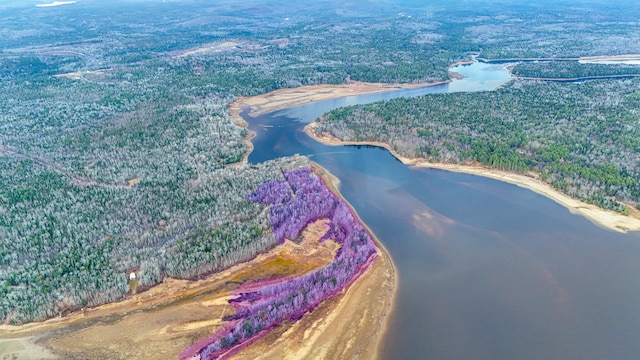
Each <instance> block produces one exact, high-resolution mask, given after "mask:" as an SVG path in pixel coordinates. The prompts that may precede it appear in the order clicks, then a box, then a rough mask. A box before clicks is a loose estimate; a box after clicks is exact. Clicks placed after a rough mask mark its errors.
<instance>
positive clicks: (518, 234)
mask: <svg viewBox="0 0 640 360" xmlns="http://www.w3.org/2000/svg"><path fill="white" fill-rule="evenodd" d="M452 70H453V71H456V72H458V73H461V74H464V75H465V76H467V78H465V79H462V80H456V81H454V82H453V83H451V84H448V85H440V86H434V87H428V88H422V89H412V90H401V91H395V92H389V93H379V94H371V95H362V96H351V97H346V98H342V99H336V100H329V101H324V102H318V103H311V104H307V105H303V106H299V107H295V108H290V109H285V110H282V111H277V112H274V113H271V114H266V115H262V116H259V117H256V118H251V117H249V116H248V115H247V113H246V112H245V113H243V117H244V118H245V119H246V120H247V121H248V122H249V124H250V126H249V127H250V129H252V130H253V131H255V132H256V134H257V136H256V137H255V138H254V139H253V143H254V146H255V150H254V152H253V153H252V154H251V156H250V157H249V162H252V163H256V162H262V161H265V160H268V159H272V158H276V157H281V156H287V155H292V154H296V153H299V154H306V155H309V156H310V157H311V158H312V159H313V160H314V161H316V162H318V163H319V164H320V165H322V166H323V167H325V168H327V169H328V170H329V171H331V173H333V174H334V175H335V176H337V177H338V178H339V179H340V181H341V187H340V191H341V193H342V194H343V195H344V197H345V198H346V199H347V200H348V201H349V202H350V203H351V204H352V205H353V206H354V208H355V209H356V211H357V212H358V214H359V215H360V217H361V218H362V219H363V220H364V222H365V223H366V224H367V225H368V226H369V227H370V228H371V229H372V230H373V231H374V232H375V233H376V235H377V236H378V238H379V239H380V240H381V241H382V242H383V243H384V245H385V247H386V248H387V249H388V250H389V252H390V254H391V257H392V259H393V261H394V262H395V265H396V267H397V269H398V272H399V279H400V284H399V289H398V295H397V298H396V304H395V307H394V311H393V313H392V315H391V323H390V327H389V331H388V333H387V335H386V338H385V343H384V346H383V349H382V351H383V352H382V355H383V358H385V359H422V358H427V359H447V360H448V359H563V360H565V359H637V358H639V357H640V233H632V234H627V235H622V234H618V233H614V232H612V231H608V230H604V229H601V228H599V227H597V226H595V225H593V224H592V223H590V222H589V221H587V220H586V219H584V218H582V217H580V216H575V215H572V214H571V213H569V211H568V210H566V209H565V208H564V207H562V206H560V205H558V204H556V203H555V202H553V201H551V200H549V199H547V198H545V197H543V196H541V195H538V194H536V193H533V192H531V191H529V190H525V189H522V188H519V187H517V186H515V185H511V184H507V183H502V182H499V181H495V180H491V179H487V178H482V177H478V176H474V175H468V174H461V173H452V172H446V171H441V170H433V169H425V168H412V167H408V166H405V165H403V164H402V163H400V162H399V161H397V160H396V159H395V158H393V157H392V156H391V155H390V154H389V153H388V152H387V151H386V150H383V149H380V148H374V147H368V146H341V147H331V146H325V145H322V144H320V143H317V142H315V141H314V140H312V139H310V138H309V137H308V136H307V135H306V134H305V133H304V132H303V131H302V128H303V126H304V125H305V124H307V123H309V122H310V121H312V120H314V119H315V118H316V117H318V116H319V115H321V114H322V113H324V112H326V111H328V110H330V109H332V108H335V107H339V106H344V105H349V104H361V103H369V102H373V101H376V100H380V99H387V98H393V97H399V96H405V97H406V96H417V95H423V94H428V93H433V92H450V91H479V90H492V89H494V88H496V87H497V86H500V85H501V84H504V83H506V82H507V81H509V74H508V72H507V71H506V70H505V69H504V68H503V65H497V64H483V63H475V64H473V65H471V66H464V67H457V68H455V69H452ZM345 341H346V339H345Z"/></svg>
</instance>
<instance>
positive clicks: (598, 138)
mask: <svg viewBox="0 0 640 360" xmlns="http://www.w3.org/2000/svg"><path fill="white" fill-rule="evenodd" d="M639 85H640V83H639V81H638V79H634V80H597V81H595V80H594V81H587V82H580V83H552V82H543V81H530V80H516V81H513V82H512V83H510V84H508V85H506V86H504V87H502V88H500V89H498V90H496V91H490V92H476V93H450V94H430V95H425V96H422V97H417V98H399V99H392V100H388V101H382V102H377V103H373V104H369V105H359V106H357V105H356V106H350V107H344V108H340V109H336V110H333V111H331V112H329V113H327V114H325V115H323V116H322V117H321V118H320V119H319V120H318V126H317V127H316V130H317V131H318V132H326V133H330V134H331V135H333V136H335V137H337V138H339V139H341V140H345V141H381V142H384V143H388V144H390V145H391V146H392V147H393V149H394V150H396V151H397V152H399V153H400V154H402V155H404V156H408V157H412V158H423V159H426V160H427V161H431V162H443V163H460V164H482V165H487V166H490V167H493V168H497V169H501V170H506V171H515V172H521V173H528V172H530V171H533V172H535V173H537V174H539V175H540V177H541V178H542V179H543V180H545V181H547V182H549V183H550V184H551V185H552V186H553V187H555V188H556V189H558V190H560V191H562V192H564V193H566V194H569V195H571V196H573V197H576V198H579V199H581V200H584V201H586V202H589V203H593V204H596V205H598V206H601V207H603V208H606V209H613V210H616V211H620V212H626V211H627V209H626V207H625V204H628V205H631V206H636V204H638V203H639V202H640V183H639V181H638V179H640V129H639V128H638V119H639V117H640V87H639Z"/></svg>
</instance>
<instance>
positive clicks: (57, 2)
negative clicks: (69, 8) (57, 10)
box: [36, 1, 76, 7]
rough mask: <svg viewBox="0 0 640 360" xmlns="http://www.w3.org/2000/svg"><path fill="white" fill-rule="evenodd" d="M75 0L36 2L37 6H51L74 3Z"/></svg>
mask: <svg viewBox="0 0 640 360" xmlns="http://www.w3.org/2000/svg"><path fill="white" fill-rule="evenodd" d="M75 3H76V2H75V1H54V2H52V3H49V4H37V5H36V6H37V7H53V6H60V5H69V4H75Z"/></svg>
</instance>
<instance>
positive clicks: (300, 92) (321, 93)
mask: <svg viewBox="0 0 640 360" xmlns="http://www.w3.org/2000/svg"><path fill="white" fill-rule="evenodd" d="M448 82H449V81H440V82H433V83H416V84H382V83H365V82H359V81H351V82H349V83H348V84H342V85H309V86H301V87H297V88H292V89H280V90H275V91H271V92H268V93H266V94H262V95H257V96H251V97H239V98H238V99H237V100H236V101H235V102H234V103H233V104H231V111H232V112H233V109H236V111H238V113H239V111H240V110H241V109H242V108H245V107H249V108H250V109H251V111H250V112H249V115H251V116H257V115H261V114H266V113H270V112H273V111H277V110H282V109H286V108H290V107H293V106H297V105H302V104H307V103H310V102H315V101H322V100H329V99H336V98H341V97H345V96H350V95H363V94H372V93H378V92H385V91H394V90H400V89H415V88H420V87H425V86H434V85H440V84H446V83H448Z"/></svg>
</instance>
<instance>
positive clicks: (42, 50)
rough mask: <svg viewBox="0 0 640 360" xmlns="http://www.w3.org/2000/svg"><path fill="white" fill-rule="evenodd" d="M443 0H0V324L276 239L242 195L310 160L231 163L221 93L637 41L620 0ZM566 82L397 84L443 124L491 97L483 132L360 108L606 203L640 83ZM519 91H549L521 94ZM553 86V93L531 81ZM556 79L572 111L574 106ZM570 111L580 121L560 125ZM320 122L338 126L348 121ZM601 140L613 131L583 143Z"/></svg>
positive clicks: (429, 150)
mask: <svg viewBox="0 0 640 360" xmlns="http://www.w3.org/2000/svg"><path fill="white" fill-rule="evenodd" d="M454 4H455V5H456V6H448V5H451V4H447V6H445V5H444V4H443V5H438V6H425V5H424V4H423V2H421V1H407V2H377V1H365V2H346V3H345V2H336V1H333V0H322V1H314V2H312V3H309V4H307V3H304V4H303V3H291V2H289V1H281V0H273V1H246V2H242V3H238V2H237V1H231V0H222V1H216V2H215V4H211V3H210V2H205V1H199V0H195V1H190V2H181V3H180V6H177V4H176V3H174V2H157V1H153V2H152V1H123V2H118V3H117V4H115V5H114V3H113V2H104V1H98V0H85V1H78V2H76V3H72V4H66V5H62V6H51V7H37V6H35V2H31V1H21V2H15V1H0V22H1V23H2V24H3V26H2V29H0V34H1V36H0V49H1V50H0V322H10V323H22V322H28V321H33V320H41V319H45V318H48V317H52V316H55V315H59V314H63V313H65V312H66V311H72V310H76V309H80V308H82V307H87V306H95V305H98V304H102V303H105V302H108V301H114V300H118V299H121V298H122V297H123V296H125V294H126V293H127V291H128V288H127V284H126V279H125V270H127V269H131V268H137V269H139V270H140V285H141V289H144V288H145V287H148V286H153V285H155V284H157V283H159V282H160V281H162V279H163V278H164V277H165V276H174V277H182V278H188V277H196V276H200V275H202V274H206V273H209V272H211V271H215V270H216V269H220V268H222V267H225V266H228V265H230V264H232V263H235V262H237V261H240V260H242V259H246V258H250V257H252V256H255V254H257V253H259V252H261V251H264V250H265V249H267V248H269V247H270V246H273V244H274V243H275V238H274V236H273V234H272V233H271V231H270V229H269V226H268V216H267V212H266V211H265V206H263V205H260V204H256V203H253V202H250V201H248V200H246V199H245V198H244V196H245V195H247V194H248V193H250V192H251V191H252V190H253V189H254V188H255V187H256V186H257V185H258V184H260V183H262V182H265V181H269V180H276V179H282V176H283V175H282V172H283V171H286V170H295V169H298V168H301V167H306V166H308V159H306V158H302V157H294V158H288V159H282V160H280V161H274V162H269V163H265V164H257V165H243V164H239V163H238V162H239V161H240V160H241V159H242V157H243V155H244V154H245V153H246V151H247V150H248V148H247V146H246V144H245V143H244V141H245V138H246V136H247V132H246V130H245V129H243V128H241V127H239V126H237V125H236V124H235V123H234V122H233V121H232V119H231V118H230V116H229V114H228V112H227V107H228V105H229V103H230V102H231V101H233V100H234V99H235V97H236V96H244V95H255V94H259V93H264V92H267V91H270V90H274V89H278V88H286V87H297V86H300V85H307V84H321V83H346V82H348V81H350V80H358V81H371V82H390V83H393V82H403V83H417V82H425V81H442V80H448V79H449V74H448V72H447V67H448V66H449V65H450V64H452V63H455V62H457V61H468V60H470V59H471V57H472V54H477V53H481V54H482V56H483V57H485V58H494V59H495V58H502V57H529V56H535V57H547V56H558V57H560V56H583V55H599V54H624V53H640V31H638V29H637V26H634V24H636V22H637V19H638V17H639V15H640V10H638V7H637V6H633V5H634V4H628V5H629V6H624V5H625V4H616V6H615V7H614V6H612V5H610V4H609V3H607V2H602V3H599V2H597V1H596V2H592V3H589V4H584V5H582V6H575V4H573V3H572V2H571V1H562V2H553V3H547V2H540V3H530V2H527V3H524V2H523V3H522V4H512V6H510V7H505V6H504V4H502V3H501V2H495V3H491V4H487V3H486V2H483V1H468V2H463V3H460V2H455V3H454ZM603 7H604V8H606V9H607V11H605V12H603V11H602V10H601V9H602V8H603ZM576 29H579V32H576ZM576 34H578V35H579V36H576ZM571 86H572V87H570V89H573V90H571V91H567V90H566V89H565V88H559V87H554V86H553V85H547V84H538V83H527V82H518V83H516V84H514V85H512V86H510V87H507V88H505V89H503V90H501V91H500V92H498V93H495V94H460V95H455V97H427V98H422V99H419V100H413V101H416V102H425V103H427V102H429V101H434V102H435V103H434V104H433V105H434V106H435V107H434V109H440V110H438V112H437V114H439V115H443V116H444V118H443V119H432V120H433V121H436V120H438V121H443V122H448V121H453V120H451V119H453V118H447V116H448V115H446V116H445V114H447V112H448V111H450V110H455V111H462V109H467V110H466V114H467V115H465V116H468V117H465V119H468V120H465V121H467V122H469V121H471V120H473V119H478V118H480V116H481V115H482V116H484V115H485V114H486V112H490V113H491V114H492V116H493V115H495V116H494V117H495V118H496V119H497V120H495V121H493V122H491V124H494V125H487V127H492V126H496V127H497V128H496V129H497V130H495V129H494V130H495V133H490V132H486V133H483V132H482V131H484V130H483V129H480V128H472V127H471V126H481V125H480V124H482V123H478V124H476V125H474V124H472V123H470V125H469V126H470V127H469V128H464V127H463V128H462V129H461V130H460V131H459V134H458V133H456V136H454V137H452V138H450V137H449V133H446V129H447V128H446V127H442V128H440V126H439V125H437V126H436V125H433V126H431V125H428V124H422V123H421V122H420V121H422V120H419V118H421V116H420V114H421V112H420V111H423V110H424V109H423V110H420V111H418V109H419V108H421V106H419V105H420V104H419V103H416V108H415V109H416V111H417V112H416V113H415V114H412V113H409V112H408V110H407V109H403V108H402V106H404V105H402V106H400V104H401V103H397V104H398V107H397V108H395V109H394V110H393V111H394V112H397V114H396V115H393V114H391V113H389V114H386V113H385V114H386V115H384V116H383V115H382V114H380V115H377V114H376V112H377V111H378V110H377V109H378V108H379V109H382V108H384V107H386V106H392V105H389V104H393V103H389V104H386V105H381V104H376V105H374V106H376V107H378V108H370V110H367V111H369V112H368V113H367V114H371V117H372V119H374V120H375V121H374V120H372V121H374V122H372V126H373V125H375V124H378V125H380V124H382V123H381V121H382V120H379V119H378V118H384V119H386V118H389V119H394V120H390V121H391V122H395V123H397V124H396V125H394V126H395V128H397V132H394V134H395V135H397V136H404V135H407V136H406V138H402V139H397V138H392V139H389V141H390V142H392V143H394V145H396V146H399V148H401V149H404V150H402V151H407V153H409V154H410V155H412V156H422V157H428V158H432V159H434V160H438V161H441V160H442V161H469V160H473V159H476V160H477V161H483V162H488V163H491V162H493V163H494V165H495V166H500V167H505V168H511V169H516V170H523V169H530V168H531V169H538V170H539V171H541V172H542V174H543V175H544V176H547V177H548V178H549V180H550V181H552V182H553V183H554V184H556V185H557V186H558V187H559V188H562V187H565V188H566V191H567V192H578V193H579V194H585V195H584V196H587V197H591V198H592V199H591V201H593V202H604V203H606V204H605V206H608V207H615V206H616V205H615V204H616V203H615V202H613V200H612V199H617V200H620V201H627V202H634V201H637V200H638V188H637V184H636V182H635V180H634V179H635V178H637V175H638V168H637V164H638V159H637V157H634V156H637V155H636V154H637V152H635V151H636V150H637V146H638V143H637V141H638V140H637V139H638V137H637V136H636V135H637V134H636V132H637V125H634V124H633V123H631V120H630V119H637V114H636V113H635V112H636V111H637V110H636V109H637V108H638V106H637V105H638V104H637V101H638V96H637V91H636V90H635V89H634V86H635V87H637V83H636V82H629V81H620V82H606V83H593V84H576V85H571ZM598 87H600V88H598ZM530 91H531V92H533V93H535V94H536V97H535V99H538V98H540V97H542V98H543V99H547V100H545V101H547V102H546V103H541V102H535V101H533V98H532V97H533V96H534V95H532V94H527V93H528V92H530ZM554 92H555V93H556V95H557V99H556V100H557V101H556V100H554V99H552V97H551V96H550V95H549V98H546V97H545V95H546V94H551V93H554ZM510 94H511V95H510ZM569 96H575V99H573V98H572V99H571V101H575V103H571V104H577V105H576V106H578V105H580V106H585V107H586V108H587V109H590V111H589V112H588V115H581V113H576V112H575V111H574V110H572V109H574V108H575V106H574V105H570V103H569V102H568V101H569V100H568V99H569ZM434 99H437V100H434ZM500 99H508V100H509V101H511V103H500V102H499V101H502V100H500ZM562 99H564V100H562ZM463 101H469V107H466V106H464V107H460V104H461V103H463ZM492 101H496V102H497V103H496V104H493V105H492V104H491V102H492ZM562 101H567V102H562ZM444 104H448V105H446V108H443V107H442V106H444ZM472 104H473V105H472ZM500 104H502V105H500ZM436 105H437V106H436ZM500 106H502V107H500ZM529 106H531V107H532V108H533V109H536V110H535V111H531V110H529V108H528V107H529ZM554 106H556V107H557V108H553V107H554ZM634 106H635V107H634ZM550 108H553V109H554V110H553V111H549V109H550ZM389 109H391V108H389ZM508 109H521V112H520V113H516V114H511V115H510V116H514V117H515V116H520V117H526V115H527V114H545V117H543V118H541V119H546V120H544V121H543V120H539V121H542V122H543V124H544V126H546V128H543V127H542V126H540V128H539V129H538V128H535V129H533V130H535V134H534V133H530V132H531V131H532V130H531V129H528V128H526V127H525V125H526V124H522V125H519V123H518V122H516V121H515V120H516V118H512V117H507V118H501V117H502V116H504V114H506V113H507V112H508ZM341 111H347V110H341ZM349 111H352V114H350V115H353V116H352V117H353V118H362V119H364V118H365V117H368V116H369V115H366V116H365V113H363V112H362V111H363V110H357V109H355V108H354V109H351V110H349ZM608 111H613V112H614V114H615V116H611V114H609V113H608ZM523 113H524V114H523ZM338 114H340V113H336V114H334V115H332V116H333V117H335V118H336V119H337V118H338V117H340V116H338ZM403 114H405V115H403ZM434 114H436V113H434ZM518 114H519V115H518ZM452 116H453V115H452ZM329 117H331V116H329ZM500 119H501V120H500ZM518 119H520V118H518ZM574 120H575V121H581V123H580V128H579V129H578V127H577V126H576V129H578V130H576V131H580V132H579V133H576V134H575V136H574V137H571V133H570V132H569V133H568V134H569V135H566V136H565V135H563V133H561V132H560V130H562V131H563V132H564V131H565V130H566V129H569V128H570V127H571V125H572V124H574V123H573V121H574ZM592 120H594V121H592ZM367 121H368V120H367ZM518 121H519V120H518ZM536 121H538V120H536ZM553 121H558V122H557V123H554V122H553ZM583 123H584V124H583ZM329 124H333V125H331V126H336V129H337V130H335V131H336V134H337V135H345V134H348V135H349V136H353V137H354V138H355V136H356V135H362V134H355V133H353V134H351V133H348V131H352V132H353V130H349V127H348V126H347V125H338V124H339V123H337V122H327V123H326V124H325V126H329ZM452 124H453V123H452ZM412 125H415V127H414V128H411V127H410V126H412ZM455 126H458V124H457V123H455ZM453 127H454V125H451V131H453ZM389 128H390V129H391V128H392V127H389ZM395 128H394V129H395ZM465 129H466V130H465ZM375 130H376V128H374V127H372V128H371V129H370V131H371V133H366V134H364V137H365V138H366V139H370V138H373V137H374V135H376V133H374V131H375ZM547 130H548V133H545V134H543V132H544V131H547ZM327 131H328V128H327ZM394 131H396V130H394ZM492 131H493V130H492ZM498 133H501V134H502V133H504V134H507V135H508V136H506V137H505V138H502V137H498V136H497V135H496V134H498ZM583 133H584V134H586V135H585V136H586V137H584V138H583V137H580V136H578V135H580V134H583ZM434 134H436V135H437V136H434ZM491 134H494V135H495V136H494V135H491ZM587 135H588V136H587ZM482 136H484V137H485V138H483V139H492V140H491V141H489V142H488V143H487V144H486V145H487V146H489V147H488V148H486V149H484V150H483V149H475V148H474V147H473V144H475V143H476V142H475V140H474V139H476V137H482ZM445 138H446V141H445ZM383 140H384V139H383ZM492 141H493V142H492ZM605 141H606V142H609V141H610V142H612V144H613V145H612V146H609V147H607V148H606V149H605V148H602V147H598V146H599V144H601V143H602V142H605ZM404 146H406V148H405V147H404ZM476 146H480V145H476ZM460 149H462V150H460ZM632 149H635V150H633V151H632ZM476 151H477V154H476V153H475V152H476ZM545 154H546V155H545ZM541 156H542V159H543V161H542V162H540V160H539V159H540V157H541ZM545 156H546V157H545ZM545 159H547V160H545ZM561 160H562V161H561ZM498 162H500V163H498ZM623 165H624V166H623ZM634 166H636V167H634ZM602 184H605V185H602ZM603 191H604V192H603Z"/></svg>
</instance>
